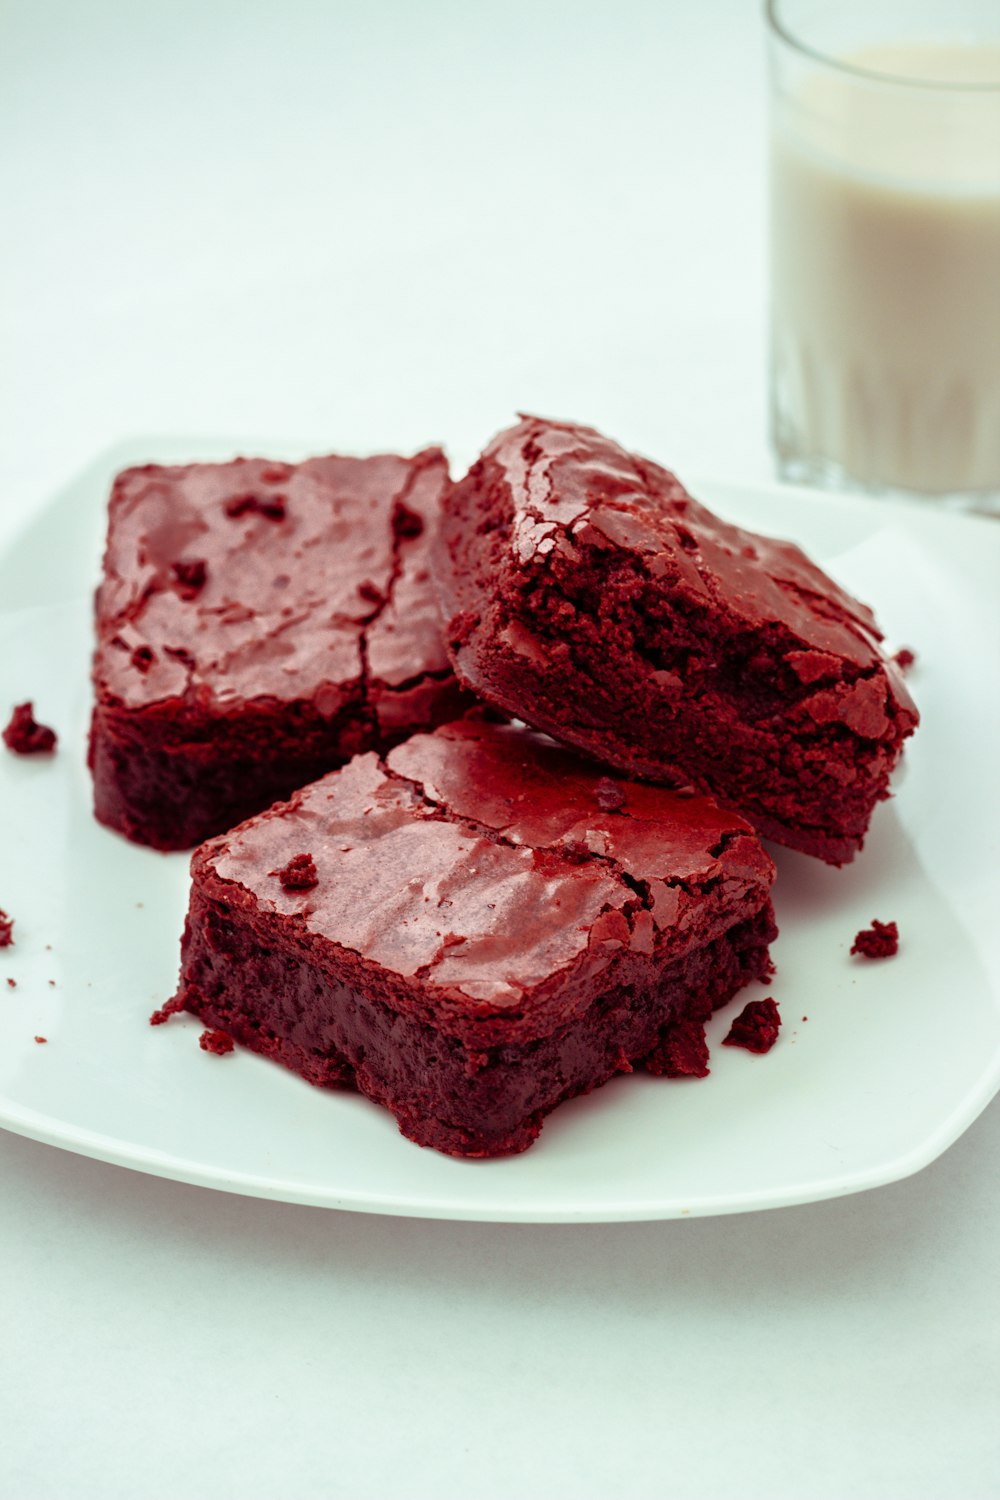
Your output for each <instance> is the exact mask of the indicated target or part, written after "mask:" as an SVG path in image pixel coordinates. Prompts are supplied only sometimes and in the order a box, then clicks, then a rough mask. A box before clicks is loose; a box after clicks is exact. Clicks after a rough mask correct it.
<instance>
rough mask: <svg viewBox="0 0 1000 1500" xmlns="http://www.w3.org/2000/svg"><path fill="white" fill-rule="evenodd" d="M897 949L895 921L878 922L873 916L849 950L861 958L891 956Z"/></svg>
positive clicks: (897, 929)
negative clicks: (869, 923)
mask: <svg viewBox="0 0 1000 1500" xmlns="http://www.w3.org/2000/svg"><path fill="white" fill-rule="evenodd" d="M898 951H899V928H898V927H897V926H896V924H895V922H879V921H876V920H875V919H874V918H873V919H872V925H871V926H870V927H864V928H862V930H861V931H860V932H859V933H858V935H857V937H856V938H855V939H854V943H853V944H852V946H851V952H852V953H857V954H859V955H860V957H861V958H893V957H895V955H896V953H898Z"/></svg>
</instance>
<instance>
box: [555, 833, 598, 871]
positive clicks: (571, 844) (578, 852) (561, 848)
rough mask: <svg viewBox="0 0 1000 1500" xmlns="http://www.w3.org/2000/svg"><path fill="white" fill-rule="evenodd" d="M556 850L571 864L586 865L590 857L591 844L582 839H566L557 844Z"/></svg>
mask: <svg viewBox="0 0 1000 1500" xmlns="http://www.w3.org/2000/svg"><path fill="white" fill-rule="evenodd" d="M556 850H557V852H558V853H559V854H561V855H562V857H563V859H565V860H568V861H569V863H570V864H571V865H585V864H586V863H587V861H588V860H589V859H590V846H589V845H588V844H585V843H584V842H583V840H582V839H566V841H565V843H562V844H557V845H556Z"/></svg>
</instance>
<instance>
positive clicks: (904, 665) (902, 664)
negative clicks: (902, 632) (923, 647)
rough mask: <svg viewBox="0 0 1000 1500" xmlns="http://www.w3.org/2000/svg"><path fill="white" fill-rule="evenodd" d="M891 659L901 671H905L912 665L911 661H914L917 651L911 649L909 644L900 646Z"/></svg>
mask: <svg viewBox="0 0 1000 1500" xmlns="http://www.w3.org/2000/svg"><path fill="white" fill-rule="evenodd" d="M892 659H893V661H894V662H895V663H896V666H897V667H898V668H899V670H900V671H901V672H906V671H908V670H909V668H910V667H912V666H913V663H914V662H915V661H916V659H917V653H916V652H915V651H911V650H910V648H909V646H900V648H899V650H898V651H897V652H896V653H895V655H894V656H893V658H892Z"/></svg>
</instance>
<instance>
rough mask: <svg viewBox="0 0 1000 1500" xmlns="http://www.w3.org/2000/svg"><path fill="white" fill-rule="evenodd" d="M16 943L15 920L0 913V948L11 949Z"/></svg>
mask: <svg viewBox="0 0 1000 1500" xmlns="http://www.w3.org/2000/svg"><path fill="white" fill-rule="evenodd" d="M13 943H14V918H13V917H8V915H7V913H6V912H5V911H0V948H10V947H12V946H13Z"/></svg>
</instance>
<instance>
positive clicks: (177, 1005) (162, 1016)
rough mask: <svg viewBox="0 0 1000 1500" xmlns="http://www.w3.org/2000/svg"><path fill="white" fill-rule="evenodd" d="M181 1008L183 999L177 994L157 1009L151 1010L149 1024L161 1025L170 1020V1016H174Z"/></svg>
mask: <svg viewBox="0 0 1000 1500" xmlns="http://www.w3.org/2000/svg"><path fill="white" fill-rule="evenodd" d="M183 1009H184V1002H183V1000H182V999H181V998H180V996H179V995H175V996H174V997H173V999H172V1000H168V1001H167V1003H166V1005H161V1006H160V1008H159V1010H154V1011H153V1014H152V1015H151V1016H150V1018H149V1024H150V1026H162V1025H164V1023H165V1022H167V1021H169V1020H170V1017H171V1016H175V1015H176V1014H177V1012H178V1011H179V1010H183Z"/></svg>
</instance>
